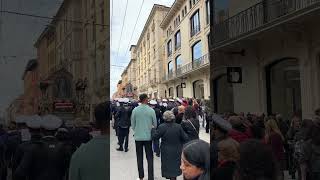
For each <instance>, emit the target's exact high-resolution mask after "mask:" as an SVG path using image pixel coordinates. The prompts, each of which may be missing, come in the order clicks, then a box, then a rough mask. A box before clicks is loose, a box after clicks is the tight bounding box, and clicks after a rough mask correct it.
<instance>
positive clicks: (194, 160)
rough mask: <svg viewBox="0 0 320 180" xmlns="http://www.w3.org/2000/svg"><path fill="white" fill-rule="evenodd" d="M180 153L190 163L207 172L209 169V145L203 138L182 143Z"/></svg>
mask: <svg viewBox="0 0 320 180" xmlns="http://www.w3.org/2000/svg"><path fill="white" fill-rule="evenodd" d="M182 154H183V156H184V158H185V159H186V160H187V161H188V162H189V163H190V164H192V165H194V166H196V167H197V168H200V169H202V170H204V171H205V172H209V169H210V145H209V143H207V142H205V141H203V140H199V139H197V140H193V141H190V142H188V143H187V144H185V145H184V147H183V150H182Z"/></svg>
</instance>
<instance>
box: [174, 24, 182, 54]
mask: <svg viewBox="0 0 320 180" xmlns="http://www.w3.org/2000/svg"><path fill="white" fill-rule="evenodd" d="M178 34H179V39H180V41H179V46H177V44H178V43H177V35H178ZM174 47H175V50H177V49H179V48H181V31H180V29H179V30H178V31H177V32H176V33H175V34H174Z"/></svg>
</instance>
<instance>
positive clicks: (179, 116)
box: [176, 113, 184, 124]
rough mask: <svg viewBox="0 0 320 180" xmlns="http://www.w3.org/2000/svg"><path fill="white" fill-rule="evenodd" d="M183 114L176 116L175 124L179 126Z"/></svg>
mask: <svg viewBox="0 0 320 180" xmlns="http://www.w3.org/2000/svg"><path fill="white" fill-rule="evenodd" d="M183 115H184V113H179V114H177V116H176V123H178V124H181V122H182V119H183Z"/></svg>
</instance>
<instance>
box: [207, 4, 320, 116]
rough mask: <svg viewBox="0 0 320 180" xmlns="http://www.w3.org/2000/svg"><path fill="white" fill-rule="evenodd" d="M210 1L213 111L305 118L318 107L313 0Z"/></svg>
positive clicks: (319, 71)
mask: <svg viewBox="0 0 320 180" xmlns="http://www.w3.org/2000/svg"><path fill="white" fill-rule="evenodd" d="M212 2H213V4H212V11H211V12H212V17H213V18H212V23H211V25H212V26H211V32H212V36H211V37H212V40H211V43H212V44H210V45H211V49H210V52H211V56H210V57H211V67H212V69H211V81H212V84H213V86H212V90H211V93H212V94H213V102H214V106H215V111H216V112H218V113H223V112H225V111H234V112H267V113H268V114H273V113H281V114H282V115H283V117H284V118H285V119H288V118H290V117H292V115H294V114H301V115H302V117H303V118H310V116H312V114H313V113H314V110H315V109H316V108H319V107H320V94H319V93H318V92H319V90H320V81H319V80H320V53H319V49H320V46H319V42H320V36H319V33H318V32H319V30H320V26H319V23H317V22H318V19H319V12H320V10H319V2H318V1H308V0H298V1H292V3H290V2H291V1H271V0H270V1H269V0H266V1H260V0H254V1H252V0H242V1H241V3H240V2H239V1H236V0H213V1H212ZM293 2H294V3H293Z"/></svg>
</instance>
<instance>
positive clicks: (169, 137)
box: [152, 122, 188, 178]
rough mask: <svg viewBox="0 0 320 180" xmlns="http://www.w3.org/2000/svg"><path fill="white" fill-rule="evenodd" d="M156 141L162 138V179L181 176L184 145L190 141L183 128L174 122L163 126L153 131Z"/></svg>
mask: <svg viewBox="0 0 320 180" xmlns="http://www.w3.org/2000/svg"><path fill="white" fill-rule="evenodd" d="M152 138H153V139H154V140H156V139H160V138H161V145H160V149H161V172H162V177H165V178H171V177H177V176H179V175H181V173H182V172H181V170H180V163H181V153H182V147H183V144H184V143H185V142H186V141H187V140H188V136H187V135H186V134H185V132H184V131H183V129H182V128H181V126H180V125H179V124H177V123H174V122H166V123H163V124H161V125H160V126H159V127H158V128H157V129H153V130H152Z"/></svg>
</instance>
